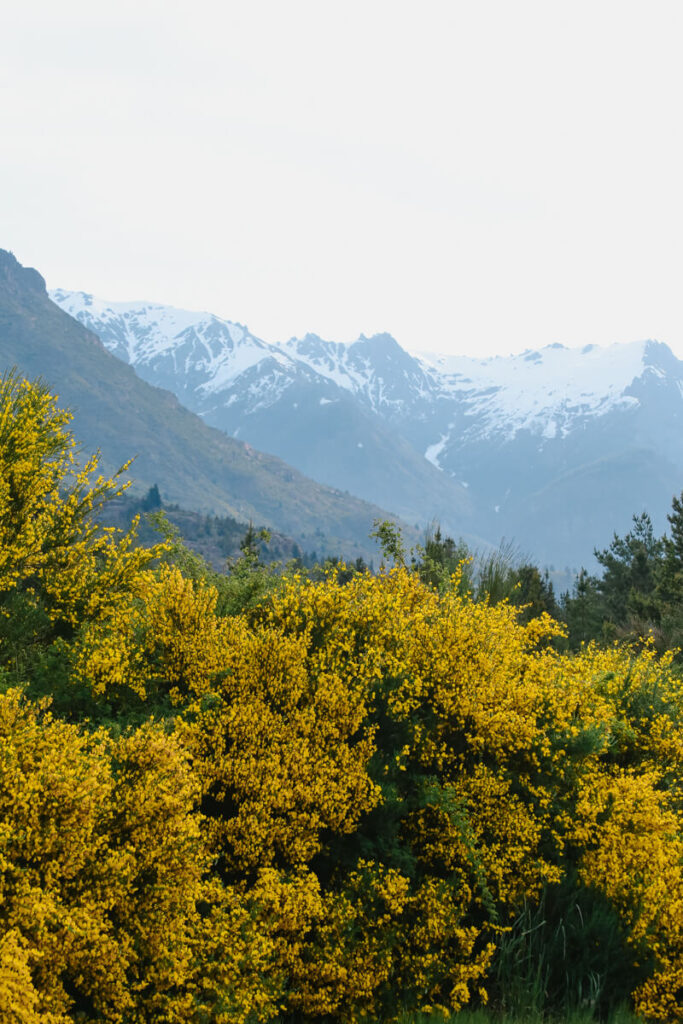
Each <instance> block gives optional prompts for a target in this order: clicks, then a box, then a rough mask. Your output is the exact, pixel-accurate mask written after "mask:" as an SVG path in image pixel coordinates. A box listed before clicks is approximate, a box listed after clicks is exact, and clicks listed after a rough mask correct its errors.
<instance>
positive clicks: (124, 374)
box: [0, 250, 387, 558]
mask: <svg viewBox="0 0 683 1024" xmlns="http://www.w3.org/2000/svg"><path fill="white" fill-rule="evenodd" d="M13 366H15V367H17V368H18V370H19V371H20V372H21V373H23V374H24V375H26V376H27V377H30V378H35V377H38V376H39V377H42V378H43V379H44V380H45V381H46V382H47V383H48V385H49V386H50V388H51V390H52V391H53V392H54V393H56V394H57V395H58V397H59V402H60V404H61V405H63V406H67V407H68V408H70V409H71V410H72V411H73V413H74V421H73V429H74V433H75V435H76V437H77V438H78V439H79V441H80V442H81V443H82V445H83V448H84V450H85V451H86V452H90V451H93V450H96V449H98V448H99V449H100V450H101V453H102V465H103V469H104V470H105V471H107V472H112V471H113V470H115V469H117V468H118V467H119V466H121V465H122V464H123V463H124V462H126V461H127V460H128V459H129V458H131V457H132V456H135V462H134V464H133V467H132V469H131V475H132V476H133V478H134V480H135V485H136V487H137V488H138V490H139V491H140V492H143V491H146V490H147V489H148V488H149V487H150V486H152V485H153V484H154V483H156V484H158V486H159V489H160V491H161V494H162V497H163V499H164V501H165V502H167V503H177V504H178V505H180V506H182V507H184V508H188V509H196V510H198V511H202V512H213V513H219V514H222V515H228V516H232V517H233V518H235V519H237V520H239V521H242V522H243V521H245V520H246V521H248V520H250V519H252V520H253V521H254V522H255V523H258V524H261V525H265V526H269V527H273V528H275V529H277V530H281V531H283V532H284V533H286V534H288V535H289V536H291V537H293V538H294V539H295V540H296V541H297V543H299V545H300V546H301V547H302V548H304V549H305V550H308V551H310V550H312V549H315V550H316V551H317V552H318V553H319V554H322V553H323V552H324V553H328V552H330V553H335V554H339V553H342V554H344V555H345V557H353V558H355V557H356V556H357V555H363V556H364V557H366V558H372V557H373V556H376V548H375V546H374V544H373V543H372V542H370V541H369V540H368V533H369V531H370V529H371V528H372V522H373V519H374V518H375V517H381V518H385V517H386V516H387V513H386V512H384V511H383V510H382V509H381V508H379V507H376V506H371V505H369V504H368V503H367V502H363V501H361V500H359V499H357V498H354V497H352V496H351V495H348V494H344V493H342V492H341V491H340V490H336V489H333V488H330V487H325V486H323V485H322V484H320V483H317V482H314V481H312V480H309V479H307V478H306V477H305V476H303V475H302V474H301V473H300V472H298V471H297V470H296V469H294V468H292V467H291V466H288V465H287V464H286V463H284V462H282V461H281V460H280V459H277V458H274V457H273V456H272V455H266V454H264V453H263V452H260V451H257V450H256V449H255V448H254V447H253V446H251V445H249V444H246V443H244V442H243V441H238V440H234V439H233V438H230V437H227V436H226V435H225V434H224V433H222V432H221V431H219V430H215V429H212V428H210V427H208V426H207V425H206V424H205V423H204V422H203V421H202V420H201V419H200V418H199V417H198V416H196V415H194V414H193V413H191V412H189V411H188V410H187V409H185V408H183V406H182V405H181V404H180V403H179V401H178V399H177V398H176V397H175V396H174V395H172V394H171V393H170V392H169V391H165V390H161V389H159V388H157V387H153V386H151V385H149V384H147V383H146V382H145V381H143V380H141V379H140V377H139V376H138V375H137V374H136V373H135V372H134V370H133V369H132V368H131V367H130V366H127V365H126V364H125V363H124V362H123V361H121V360H120V359H118V358H116V357H115V356H113V355H112V354H111V353H110V352H108V351H107V349H106V348H105V347H104V345H103V344H102V343H101V341H100V340H99V338H97V337H96V336H95V335H94V334H93V333H92V332H91V331H90V330H88V329H87V328H86V327H84V326H83V325H82V324H81V323H79V322H78V321H77V320H74V319H73V318H72V317H71V316H69V315H68V314H67V313H65V312H64V311H63V310H62V309H60V308H59V306H57V305H56V304H55V303H54V302H52V301H51V299H50V298H49V296H48V294H47V291H46V288H45V282H44V280H43V278H42V277H41V275H40V274H39V273H38V272H37V271H36V270H33V269H29V268H25V267H22V266H21V265H20V264H19V263H18V262H17V260H16V259H15V257H14V256H13V255H12V254H11V253H9V252H5V251H3V250H0V372H5V371H6V370H7V369H9V368H11V367H13Z"/></svg>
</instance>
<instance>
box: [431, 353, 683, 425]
mask: <svg viewBox="0 0 683 1024" xmlns="http://www.w3.org/2000/svg"><path fill="white" fill-rule="evenodd" d="M651 344H652V343H651V342H643V341H637V342H631V343H627V344H614V345H609V346H606V347H600V346H598V345H585V346H584V347H583V348H580V349H579V348H566V347H565V346H564V345H560V344H553V345H547V346H546V347H545V348H542V349H540V350H538V351H530V350H528V351H526V352H522V353H521V354H520V355H516V356H507V357H505V356H490V357H487V358H484V359H473V358H471V357H469V356H448V355H438V354H421V356H420V357H418V358H419V359H420V361H421V363H422V365H423V366H424V367H425V369H427V370H431V372H432V373H435V375H436V376H437V377H438V379H439V380H440V383H441V387H442V389H443V390H442V393H443V394H444V396H448V397H450V398H452V399H455V398H461V399H466V400H467V401H468V405H469V406H470V408H469V411H468V415H471V416H476V418H477V421H478V426H477V430H478V432H479V433H487V434H488V433H497V434H504V435H505V436H507V437H512V436H514V434H516V433H517V431H519V430H524V429H526V430H531V431H533V432H534V433H538V434H540V435H541V436H542V437H543V438H545V439H551V438H553V437H555V436H556V435H557V434H558V433H560V434H562V435H565V434H566V433H567V431H568V430H569V429H570V424H571V422H572V421H573V420H574V419H575V418H576V417H577V415H578V416H601V415H603V414H604V413H606V412H608V411H609V410H610V409H613V408H615V406H624V407H625V406H628V405H630V404H633V403H636V402H637V399H635V398H634V397H633V396H630V395H628V394H627V393H626V392H627V389H628V388H629V387H630V385H631V384H632V383H633V381H634V380H635V379H636V378H637V377H640V376H642V374H643V372H644V370H645V369H646V367H647V365H648V358H647V352H648V346H650V345H651ZM664 347H665V348H666V346H664ZM667 351H669V350H668V349H667ZM674 358H675V357H674Z"/></svg>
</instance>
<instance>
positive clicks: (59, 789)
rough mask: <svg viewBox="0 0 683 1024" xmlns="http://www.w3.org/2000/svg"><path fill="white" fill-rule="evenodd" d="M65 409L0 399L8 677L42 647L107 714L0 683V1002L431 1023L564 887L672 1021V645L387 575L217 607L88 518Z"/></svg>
mask: <svg viewBox="0 0 683 1024" xmlns="http://www.w3.org/2000/svg"><path fill="white" fill-rule="evenodd" d="M67 426H68V416H67V415H66V414H64V413H61V412H59V411H58V410H57V409H56V406H55V404H54V400H53V399H52V398H51V396H50V395H49V394H48V392H47V391H46V390H45V389H43V388H41V387H38V386H35V385H30V384H27V383H26V382H22V381H20V380H18V379H16V378H14V377H9V378H7V379H6V380H5V381H4V382H3V383H2V385H0V662H1V663H0V669H4V670H5V679H6V678H7V674H8V673H9V672H10V668H11V672H12V673H13V674H14V676H13V677H14V678H17V677H19V678H22V672H25V673H26V676H27V678H26V679H25V682H27V683H28V684H29V685H30V684H31V671H32V665H33V662H32V661H31V658H30V657H28V656H26V657H24V655H25V654H26V651H28V650H29V649H31V648H32V647H33V646H35V647H40V645H41V644H42V645H43V648H44V650H43V654H44V659H43V661H41V662H40V664H41V671H42V672H43V676H42V678H43V680H44V679H46V678H48V679H49V671H48V670H49V669H50V668H51V667H53V666H54V668H55V671H56V672H59V673H61V676H60V678H66V680H67V684H66V685H67V691H68V688H69V687H71V691H72V692H73V693H74V694H77V693H82V692H87V693H88V695H89V699H90V701H91V703H90V704H89V705H87V706H88V708H89V709H92V711H93V717H94V720H95V721H99V722H106V723H107V725H108V729H105V728H103V727H102V728H95V727H94V725H93V724H92V721H91V720H88V719H87V715H83V714H82V713H81V712H79V705H77V704H76V703H74V705H73V706H70V705H69V702H68V700H65V699H64V692H63V689H62V690H61V691H60V700H61V701H62V703H61V704H59V702H58V701H57V700H56V697H55V702H54V705H53V707H52V710H51V709H50V706H49V701H45V702H42V703H41V702H38V703H31V702H30V701H28V700H27V699H25V698H22V696H21V695H20V693H19V692H18V691H15V690H10V691H9V692H6V693H4V694H0V1018H2V1019H3V1020H4V1019H7V1020H8V1021H16V1024H34V1022H36V1024H38V1022H40V1024H69V1022H72V1021H75V1020H77V1019H80V1020H102V1021H109V1022H112V1024H129V1022H130V1024H134V1022H137V1021H143V1020H159V1021H164V1022H166V1024H181V1022H189V1024H256V1022H263V1024H266V1022H268V1021H271V1020H273V1019H275V1018H277V1017H278V1016H279V1015H281V1014H285V1015H287V1014H290V1015H296V1016H297V1017H298V1018H301V1019H308V1020H310V1021H313V1020H316V1019H320V1018H325V1019H327V1020H334V1019H336V1020H340V1021H344V1022H348V1024H352V1022H355V1021H360V1020H370V1019H373V1018H374V1019H384V1020H391V1019H392V1018H395V1017H396V1016H397V1015H398V1014H399V1012H400V1011H401V1010H402V1009H406V1010H409V1011H424V1012H427V1013H431V1012H432V1011H438V1012H441V1013H443V1014H448V1013H451V1012H453V1011H457V1010H458V1009H460V1008H461V1007H462V1006H464V1005H466V1004H467V1003H468V1002H469V1001H470V1000H471V999H473V998H476V999H479V1000H481V1001H483V1002H485V1001H486V999H487V997H488V992H489V991H491V992H492V993H493V995H494V997H495V996H496V991H495V985H496V970H497V966H496V965H497V963H499V961H500V954H501V949H502V945H503V942H504V941H505V938H506V936H508V935H510V934H512V932H513V931H514V928H515V927H516V922H517V921H519V920H520V914H521V913H522V912H523V911H525V910H526V909H528V908H530V907H531V908H534V907H536V908H541V907H543V906H544V903H543V901H544V899H545V898H546V897H547V896H549V894H550V896H552V894H557V893H558V892H559V891H560V890H561V888H562V886H565V885H566V886H568V887H570V888H571V886H574V887H581V892H582V894H583V896H584V897H586V899H587V900H589V901H590V897H591V894H597V896H599V897H600V900H602V901H603V902H605V901H606V904H607V905H608V908H609V915H611V916H609V915H608V917H609V921H610V922H612V924H611V925H610V927H615V928H616V926H614V924H613V922H614V920H616V921H617V922H618V927H619V929H620V931H619V935H618V939H619V942H622V944H623V947H624V949H625V950H626V952H625V954H624V962H625V963H627V964H630V965H631V966H632V967H633V978H632V979H631V977H630V976H629V977H628V978H627V979H626V980H627V981H628V982H629V983H631V985H632V987H633V989H634V991H633V993H632V994H633V1000H634V1005H635V1007H636V1009H637V1010H638V1012H639V1013H641V1014H642V1015H643V1016H644V1017H646V1018H651V1019H653V1020H661V1021H670V1020H682V1021H683V999H682V998H681V995H680V992H681V991H682V990H683V877H682V864H683V791H682V789H681V786H682V785H683V783H682V782H681V779H683V721H682V710H683V681H681V679H680V678H679V677H678V676H677V674H676V673H675V671H674V668H673V664H672V659H671V657H670V656H664V657H658V656H657V655H656V653H655V652H654V650H653V649H650V648H647V647H646V648H645V649H644V650H641V651H640V652H639V653H634V652H633V651H629V650H628V649H626V648H623V647H622V648H620V647H613V648H607V649H604V648H603V649H600V648H598V647H595V646H592V647H587V648H585V649H583V650H582V651H581V652H580V653H579V654H578V655H569V654H558V653H556V652H555V651H554V650H553V648H552V645H551V642H552V640H553V639H554V638H555V637H557V636H558V635H559V634H560V633H561V627H560V626H558V625H557V624H556V623H554V622H553V621H552V620H551V619H549V618H548V617H547V616H545V615H542V616H540V617H539V618H536V619H532V620H531V621H530V622H528V623H526V624H523V623H522V622H520V620H519V610H518V609H514V608H512V607H511V606H510V605H508V604H506V603H505V602H502V603H500V604H497V605H495V606H493V605H490V604H488V603H486V602H474V601H472V600H471V599H470V598H469V597H468V596H467V595H466V594H464V593H463V587H462V585H461V584H462V581H461V580H459V579H458V578H455V579H454V580H453V583H452V586H451V587H450V589H449V588H445V587H442V590H441V592H440V593H437V592H436V591H435V590H433V589H430V587H428V586H426V585H425V584H423V583H422V582H421V581H420V579H419V577H418V576H417V574H415V573H411V572H409V571H408V570H406V569H405V568H397V569H395V570H392V571H391V572H388V573H387V572H382V573H380V574H379V575H378V576H372V575H370V574H364V575H363V574H356V575H354V576H353V577H352V578H351V579H350V580H348V581H347V582H345V583H344V584H341V583H340V582H339V577H338V575H337V572H336V570H335V571H333V572H331V573H330V574H329V576H328V578H327V579H323V580H321V581H318V582H315V583H312V582H309V581H308V580H305V579H301V578H298V577H296V576H293V577H291V578H289V579H286V580H283V582H282V585H281V586H280V587H278V588H277V589H276V591H275V592H273V593H272V594H270V596H269V597H268V598H267V600H264V601H263V602H262V603H261V604H260V605H258V606H256V607H253V608H250V609H249V610H248V611H247V612H245V613H243V614H237V615H234V616H231V617H225V616H223V615H221V614H220V612H219V609H220V607H221V605H220V602H219V596H218V593H217V591H216V589H215V587H214V586H212V585H211V584H210V583H208V582H206V580H203V579H201V578H199V579H195V580H192V579H187V578H186V577H185V576H184V575H183V573H182V572H181V571H180V569H179V568H177V567H172V566H164V565H161V566H158V565H157V566H156V567H153V565H154V562H153V559H154V556H155V554H158V553H159V552H158V550H157V551H156V552H141V551H136V550H135V549H134V548H133V547H132V536H127V537H124V538H117V536H116V534H115V533H114V532H111V531H106V530H99V529H98V528H97V527H96V526H95V525H94V523H93V522H92V513H93V512H94V511H95V509H96V508H97V506H98V504H99V503H100V502H101V501H104V500H106V497H107V495H110V494H112V493H114V492H115V490H116V488H117V486H118V485H117V483H116V481H102V480H97V481H95V483H92V482H91V476H92V473H93V471H94V469H95V465H96V463H95V461H91V462H90V463H89V464H88V465H87V466H86V467H85V468H84V469H83V470H79V469H78V468H77V467H76V449H75V442H74V440H73V438H72V437H71V435H70V433H69V432H68V429H67ZM22 644H23V647H22ZM45 651H47V654H46V653H45ZM48 655H49V656H48ZM37 660H38V661H39V660H40V659H37ZM46 666H47V667H46ZM3 685H4V684H3ZM60 685H61V684H60ZM55 689H56V684H55ZM39 692H40V691H39ZM84 706H85V705H84ZM60 709H61V712H62V715H63V718H60V717H59V713H58V711H59V710H60ZM79 714H80V719H81V721H80V724H76V722H75V721H74V720H75V719H78V718H79ZM571 891H572V892H575V891H578V889H577V888H574V889H571ZM597 896H596V898H597ZM547 905H549V904H547ZM539 927H541V926H540V925H539ZM620 948H621V947H620ZM636 968H637V970H636ZM498 996H500V992H498Z"/></svg>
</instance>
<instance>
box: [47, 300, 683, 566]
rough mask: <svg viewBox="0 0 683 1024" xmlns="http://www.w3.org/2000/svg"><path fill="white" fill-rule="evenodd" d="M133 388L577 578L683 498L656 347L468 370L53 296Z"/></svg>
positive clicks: (681, 405)
mask: <svg viewBox="0 0 683 1024" xmlns="http://www.w3.org/2000/svg"><path fill="white" fill-rule="evenodd" d="M51 294H52V296H53V298H54V300H55V302H57V303H58V304H59V305H60V306H62V307H63V308H64V309H65V310H67V311H68V312H69V313H71V315H73V316H74V317H76V318H77V319H79V320H80V321H81V322H83V323H84V324H86V325H87V326H88V327H90V329H91V330H93V331H94V332H95V333H97V334H98V336H99V337H100V338H101V339H102V341H103V343H104V344H105V345H106V346H107V348H108V349H109V350H110V351H112V352H114V353H115V354H117V355H118V356H119V357H120V358H122V359H123V360H125V361H126V362H128V363H129V364H130V365H132V366H134V367H135V369H136V371H137V372H138V373H139V374H140V376H141V377H143V378H144V379H145V380H147V381H150V382H152V383H155V384H162V385H163V386H165V387H168V388H169V389H171V390H172V391H173V392H174V393H175V394H176V395H178V397H179V398H180V400H181V401H183V402H184V403H185V404H187V405H188V407H190V408H192V409H193V410H194V411H196V412H197V413H199V414H200V415H201V416H202V418H203V419H204V420H205V421H206V422H207V423H210V424H212V425H213V426H216V427H219V428H220V429H221V430H223V431H225V432H226V433H227V434H230V435H232V436H233V437H235V436H239V437H240V438H243V439H246V440H248V441H249V442H250V443H252V444H255V445H257V446H258V447H260V448H262V449H265V450H267V451H271V452H273V453H274V454H277V455H279V456H280V457H282V458H285V459H286V460H287V461H288V462H290V463H291V464H293V465H295V466H297V467H298V468H299V469H301V470H302V471H305V472H306V473H307V474H309V475H310V476H312V477H314V478H316V479H319V480H323V481H325V482H327V483H329V484H332V485H335V486H337V487H342V488H347V489H348V490H350V491H353V492H355V493H358V494H360V495H361V496H362V497H364V498H366V499H368V500H373V501H376V502H380V503H382V504H384V505H385V506H388V507H390V508H391V509H392V510H393V511H394V512H396V513H400V514H403V515H404V516H406V517H407V518H409V519H411V520H418V521H420V522H425V521H428V520H430V519H432V518H434V517H436V518H438V519H439V520H440V521H441V522H442V524H443V526H444V527H445V528H446V529H447V530H448V531H449V532H451V533H454V534H469V535H470V536H479V537H483V538H485V539H486V540H487V541H489V542H492V543H496V542H498V541H499V539H500V538H501V536H503V535H504V536H505V537H506V538H508V539H510V540H514V541H515V542H516V543H517V544H518V545H519V546H520V548H521V549H522V550H523V552H525V553H528V554H529V555H530V556H532V557H534V558H536V559H537V560H539V561H540V562H542V563H545V564H550V563H554V564H556V565H560V566H564V565H571V566H577V565H579V564H581V563H584V564H586V563H587V562H589V560H590V557H591V553H592V549H593V547H594V546H598V547H603V546H605V545H606V544H608V543H609V541H610V540H611V537H612V533H613V531H615V530H616V531H618V532H624V531H625V530H627V529H628V527H629V524H630V519H631V516H632V514H633V513H635V512H640V511H643V510H644V509H647V510H648V511H650V513H651V514H652V516H653V519H654V520H655V522H656V523H658V524H659V526H660V527H661V529H663V528H664V525H665V519H664V516H665V513H666V511H667V510H668V508H669V506H670V502H671V497H672V495H673V494H674V493H679V492H680V491H681V488H682V487H683V441H682V434H681V425H682V423H683V363H682V362H681V361H679V360H678V359H677V358H676V357H675V356H674V355H673V353H672V352H671V350H670V349H669V348H668V347H667V346H666V345H663V344H661V343H658V342H655V341H643V342H635V343H631V344H621V345H610V346H608V347H604V348H601V347H598V346H594V345H588V346H585V347H584V348H582V349H570V348H565V347H564V346H562V345H549V346H547V347H546V348H543V349H540V350H538V351H527V352H524V353H522V354H521V355H516V356H510V357H505V358H503V357H495V358H490V359H475V358H471V357H465V356H457V357H456V356H442V355H422V356H417V355H411V354H410V353H408V352H406V351H405V350H403V349H402V348H401V347H400V345H399V344H398V342H397V341H396V340H395V339H394V338H392V337H391V336H390V335H388V334H380V335H375V336H373V337H371V338H366V337H364V336H361V337H360V338H359V339H358V340H357V341H355V342H353V343H352V344H340V343H335V342H331V341H325V340H323V339H321V338H319V337H317V336H316V335H311V334H309V335H306V336H305V337H304V338H292V339H290V340H289V341H287V342H284V343H281V344H278V345H274V344H268V343H266V342H265V341H262V340H261V339H258V338H256V337H254V336H253V335H252V334H251V333H250V332H249V331H248V330H247V328H246V327H244V326H242V325H240V324H236V323H233V322H231V321H228V320H224V319H221V318H219V317H216V316H213V315H212V314H209V313H191V312H188V311H184V310H177V309H173V308H172V307H168V306H154V305H150V304H147V303H129V304H125V303H109V302H105V301H103V300H99V299H96V298H94V297H93V296H91V295H88V294H86V293H84V292H66V291H62V290H57V291H54V292H52V293H51Z"/></svg>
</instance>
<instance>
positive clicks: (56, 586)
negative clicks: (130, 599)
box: [0, 373, 160, 667]
mask: <svg viewBox="0 0 683 1024" xmlns="http://www.w3.org/2000/svg"><path fill="white" fill-rule="evenodd" d="M70 419H71V416H70V414H69V413H67V412H64V411H62V410H59V409H58V408H57V406H56V403H55V399H54V397H53V396H52V395H50V393H49V392H48V390H47V389H46V388H45V387H44V386H42V385H40V384H35V383H31V382H29V381H26V380H23V379H20V378H19V377H17V376H15V375H14V374H12V373H10V374H7V375H6V376H5V377H3V378H2V379H1V380H0V666H2V665H3V664H5V665H7V664H11V665H13V666H14V667H16V666H17V664H20V663H22V662H23V660H24V652H25V650H26V649H27V648H30V647H31V646H32V645H35V643H36V642H37V641H38V640H42V639H45V638H46V637H49V636H51V635H53V634H54V633H55V631H57V632H59V633H60V634H61V635H64V634H65V632H69V630H70V629H73V628H75V627H76V626H77V625H79V624H80V623H81V622H82V621H84V620H85V619H88V620H90V619H96V618H97V617H99V616H106V615H108V614H110V613H111V612H112V611H114V610H115V608H116V604H117V598H118V595H119V594H120V593H125V592H126V591H127V589H128V587H129V585H130V583H131V582H132V581H133V580H134V579H135V578H136V576H137V575H138V573H139V572H140V570H141V568H142V567H144V566H145V565H147V564H149V562H150V561H151V560H152V559H153V558H154V557H155V556H156V555H157V554H158V552H159V550H160V549H155V550H145V549H143V548H133V546H132V539H133V538H132V535H123V536H120V535H119V534H120V532H119V531H116V530H114V529H110V528H106V529H103V528H101V527H99V526H98V525H97V522H96V518H95V513H96V512H97V510H98V508H99V507H100V506H101V505H102V504H103V502H105V501H107V500H108V499H109V498H110V497H112V496H114V495H116V494H120V493H121V490H122V489H123V487H124V486H125V485H122V484H121V482H120V481H119V480H118V479H117V478H114V479H110V480H107V479H105V478H103V477H101V476H99V477H97V478H96V479H93V476H94V474H95V472H96V470H97V465H98V457H97V456H93V457H91V458H90V459H88V460H87V461H86V462H85V464H83V465H79V460H78V455H79V451H78V447H77V444H76V440H75V438H74V437H73V435H72V433H71V432H70V431H69V430H68V424H69V421H70ZM125 468H127V467H123V469H122V471H121V472H123V470H124V469H125Z"/></svg>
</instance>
